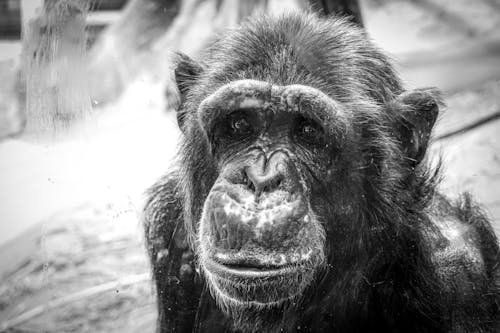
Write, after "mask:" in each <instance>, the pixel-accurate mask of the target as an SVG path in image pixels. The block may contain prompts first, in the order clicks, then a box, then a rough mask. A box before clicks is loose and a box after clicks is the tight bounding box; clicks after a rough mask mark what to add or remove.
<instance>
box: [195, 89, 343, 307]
mask: <svg viewBox="0 0 500 333" xmlns="http://www.w3.org/2000/svg"><path fill="white" fill-rule="evenodd" d="M198 117H199V121H200V122H201V125H202V127H203V129H204V131H205V133H206V136H207V138H208V141H209V144H210V147H211V150H212V154H213V156H214V157H215V160H216V161H217V164H218V173H219V176H218V179H217V180H216V182H215V184H214V186H213V187H212V189H211V191H210V193H209V195H208V197H207V199H206V201H205V205H204V208H203V214H202V218H201V222H200V227H199V234H198V237H199V244H200V264H201V266H202V267H203V270H204V272H205V274H206V276H207V278H208V281H209V284H210V286H211V288H212V290H213V292H214V293H215V294H216V296H217V297H219V298H221V299H222V300H223V301H224V302H236V303H249V304H259V305H270V304H276V303H280V302H283V301H285V300H287V299H290V298H293V297H294V296H295V295H299V294H301V292H302V291H303V290H304V288H305V287H306V286H307V285H308V284H309V283H310V282H311V281H312V279H313V277H314V275H315V273H316V271H317V269H318V268H319V267H320V266H321V264H322V263H323V262H324V257H325V252H324V244H323V243H324V239H325V235H324V230H323V226H322V224H321V222H320V221H319V220H318V218H317V214H315V211H314V208H313V207H312V205H311V200H310V196H311V193H312V190H311V189H312V188H313V187H314V180H315V179H324V178H325V177H326V176H327V170H329V168H328V166H330V165H331V164H332V162H333V160H335V157H336V154H337V153H338V151H339V150H340V149H341V146H342V141H343V139H344V136H345V135H346V132H347V125H346V124H347V114H346V110H344V109H343V108H342V106H341V105H339V104H338V103H336V102H335V101H333V100H332V99H330V98H329V97H328V96H326V95H325V94H323V93H322V92H321V91H319V90H317V89H314V88H311V87H307V86H302V85H290V86H272V85H270V84H267V83H265V82H260V81H252V80H241V81H235V82H232V83H231V84H228V85H225V86H223V87H221V88H220V89H218V90H217V91H216V92H215V93H213V94H211V95H210V96H208V97H207V98H206V99H205V100H203V102H202V103H201V104H200V107H199V110H198Z"/></svg>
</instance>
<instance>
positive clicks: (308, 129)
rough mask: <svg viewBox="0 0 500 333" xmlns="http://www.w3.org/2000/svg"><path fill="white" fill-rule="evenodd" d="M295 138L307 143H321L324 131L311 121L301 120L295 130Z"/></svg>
mask: <svg viewBox="0 0 500 333" xmlns="http://www.w3.org/2000/svg"><path fill="white" fill-rule="evenodd" d="M296 135H297V137H298V138H299V139H300V140H302V141H305V142H307V143H321V142H322V140H323V137H324V131H323V128H322V127H321V125H319V124H318V123H317V122H315V121H314V120H311V119H301V120H300V121H299V122H298V125H297V129H296Z"/></svg>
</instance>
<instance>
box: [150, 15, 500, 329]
mask: <svg viewBox="0 0 500 333" xmlns="http://www.w3.org/2000/svg"><path fill="white" fill-rule="evenodd" d="M177 61H178V63H179V67H178V68H177V71H176V76H177V80H178V83H179V89H180V92H181V106H180V108H179V111H178V119H179V125H180V126H181V128H182V130H183V133H184V134H183V137H182V139H181V140H182V147H181V150H180V153H179V163H178V165H179V169H178V170H176V171H172V172H171V173H170V174H168V175H167V176H165V177H164V178H163V179H161V180H160V181H159V182H158V183H157V184H156V185H155V186H154V187H153V188H152V189H151V190H150V192H149V199H148V201H147V203H146V206H145V213H144V222H145V228H146V239H147V245H148V251H149V255H150V257H151V262H152V266H153V273H154V278H155V281H156V286H157V293H158V308H159V329H160V331H161V332H172V331H179V332H184V331H198V332H209V331H212V332H224V331H226V332H228V331H232V330H233V329H234V328H235V327H237V328H239V329H241V330H249V331H250V330H271V331H273V330H278V329H283V330H284V331H287V332H288V331H306V332H322V331H325V332H327V331H328V332H498V331H499V330H500V326H499V306H500V305H499V304H500V291H499V290H500V288H499V276H500V268H499V248H498V245H497V239H496V237H495V235H494V233H493V231H492V228H491V226H490V224H489V222H488V220H487V219H486V218H485V216H484V215H483V214H482V213H481V212H480V210H479V209H478V208H477V207H476V206H475V205H474V204H473V203H472V202H471V199H470V198H469V196H467V195H464V196H462V197H461V198H460V199H458V200H457V201H456V202H450V201H449V200H447V199H446V198H444V197H443V196H442V195H440V194H438V193H437V192H436V190H435V188H436V183H437V170H433V169H431V168H430V167H429V166H428V164H427V163H426V162H425V160H424V161H422V159H423V157H424V154H425V148H426V147H427V143H428V140H429V135H430V131H431V128H432V125H433V123H434V121H435V118H436V116H437V108H438V105H439V103H440V100H439V95H438V93H437V92H436V91H434V90H419V91H414V92H404V90H403V88H402V85H401V83H400V81H399V79H398V77H397V75H396V73H395V72H394V70H393V69H392V66H391V65H390V63H389V61H388V60H387V58H386V57H385V56H384V55H383V54H382V53H381V52H379V51H378V50H377V49H376V48H375V47H374V46H373V45H372V44H371V43H370V42H369V41H368V40H367V38H366V36H365V34H364V32H363V31H362V30H360V29H358V28H356V27H355V26H353V25H351V24H349V23H347V22H346V21H344V20H340V19H318V18H317V17H315V16H313V15H290V16H286V17H281V18H278V19H275V18H261V19H254V20H252V21H250V22H247V23H245V24H244V25H243V26H242V27H241V28H239V29H237V30H235V31H232V32H230V33H228V34H226V35H224V36H223V37H222V38H221V39H219V40H217V41H216V42H215V43H214V45H213V47H211V49H210V50H208V52H207V54H206V55H205V56H204V63H203V64H197V63H195V62H193V61H192V60H190V59H188V58H184V57H183V56H182V57H181V56H179V59H178V60H177ZM239 79H257V80H260V81H266V82H270V83H273V84H276V85H289V84H296V83H300V84H302V85H307V86H311V87H314V88H317V89H319V90H321V91H322V92H324V93H325V94H327V95H328V96H329V97H331V98H332V99H334V100H335V101H338V102H339V103H342V104H343V105H345V106H346V108H347V109H349V110H353V114H352V118H351V119H350V127H349V130H350V136H349V138H350V139H347V140H346V142H345V143H344V146H343V150H342V152H341V154H340V156H339V157H338V158H337V159H336V160H335V164H334V165H330V166H328V167H329V168H330V169H328V171H327V172H325V175H324V177H322V179H310V178H311V177H309V178H307V177H308V175H309V173H308V170H307V165H305V166H298V169H299V170H300V171H301V172H302V173H303V174H304V175H306V176H305V177H306V178H307V179H308V181H309V183H310V187H311V188H310V191H311V195H310V198H311V205H312V207H314V209H315V214H316V215H317V216H319V217H320V218H321V221H322V226H323V228H324V229H325V232H326V235H327V242H326V248H325V254H326V257H327V262H326V264H325V266H324V267H323V268H322V269H321V270H320V271H318V274H317V275H316V278H315V280H314V282H313V283H312V284H311V285H310V286H309V287H308V288H307V289H306V291H305V292H304V293H303V295H302V296H301V297H300V299H298V300H296V301H294V303H290V304H287V305H286V306H284V307H283V308H279V309H268V310H267V311H262V312H257V311H249V312H248V313H246V314H243V315H241V314H238V315H235V317H233V318H231V317H230V316H228V315H226V314H224V312H222V311H221V310H220V309H219V308H218V306H217V304H216V303H215V300H214V298H213V297H212V295H211V294H210V292H209V290H208V288H207V286H206V282H205V281H204V278H203V277H202V276H200V274H199V270H198V268H197V265H198V263H197V262H196V251H197V244H196V242H195V238H196V236H195V235H196V233H197V230H198V223H199V220H200V216H201V211H202V207H203V203H204V202H205V199H206V198H207V195H208V193H209V191H210V189H211V187H212V185H213V184H214V182H215V180H216V178H217V176H218V171H217V166H216V161H215V160H214V157H213V156H212V154H211V148H210V146H209V144H208V142H207V140H206V139H205V136H204V132H203V130H202V128H201V127H200V125H199V123H198V122H197V119H196V117H195V114H196V110H197V107H198V105H199V104H200V102H201V101H202V100H203V99H204V98H206V97H207V96H208V95H210V94H211V93H213V92H214V91H215V90H216V89H217V88H218V87H220V86H221V85H223V84H226V83H228V82H231V81H234V80H239ZM332 175H335V177H333V176H332ZM447 220H451V221H454V222H453V223H459V224H460V226H463V227H464V228H466V230H467V234H466V236H467V241H468V242H469V241H470V242H471V243H470V244H473V249H472V250H471V251H472V252H473V253H475V252H474V251H475V250H477V251H478V253H480V259H481V260H482V261H483V263H484V264H483V265H482V266H480V269H479V270H478V269H477V267H476V266H474V263H473V262H471V261H470V258H469V257H467V255H466V254H467V253H465V254H464V253H462V252H460V251H459V252H458V253H455V252H453V251H451V250H450V249H452V247H450V244H449V240H447V239H446V237H445V235H443V234H442V229H440V228H439V227H438V225H437V224H436V221H447ZM457 225H458V224H457ZM470 244H469V243H467V244H465V243H464V248H465V246H466V245H470ZM459 249H460V248H459Z"/></svg>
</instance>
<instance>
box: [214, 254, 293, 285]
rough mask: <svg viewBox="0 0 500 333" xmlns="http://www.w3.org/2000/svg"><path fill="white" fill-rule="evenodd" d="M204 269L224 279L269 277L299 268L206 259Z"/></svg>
mask: <svg viewBox="0 0 500 333" xmlns="http://www.w3.org/2000/svg"><path fill="white" fill-rule="evenodd" d="M205 265H206V269H207V270H208V271H209V272H211V273H212V274H215V275H216V276H218V277H220V278H225V279H230V280H234V279H250V280H252V279H263V278H265V279H269V278H273V277H282V276H284V275H288V274H293V273H294V272H296V271H297V269H298V268H299V265H297V264H287V265H267V264H266V265H257V264H254V263H243V262H238V263H235V262H226V263H222V262H220V261H218V260H212V259H208V260H206V261H205Z"/></svg>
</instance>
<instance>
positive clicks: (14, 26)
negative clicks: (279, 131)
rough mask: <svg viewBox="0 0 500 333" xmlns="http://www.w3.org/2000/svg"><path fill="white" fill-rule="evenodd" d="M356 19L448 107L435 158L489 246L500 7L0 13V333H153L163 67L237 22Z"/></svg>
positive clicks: (383, 4) (499, 168) (181, 7)
mask: <svg viewBox="0 0 500 333" xmlns="http://www.w3.org/2000/svg"><path fill="white" fill-rule="evenodd" d="M310 6H312V8H313V9H314V10H316V11H318V12H319V13H320V14H322V15H326V14H330V13H331V12H332V11H334V12H341V13H344V14H347V15H351V20H352V21H354V22H356V23H357V24H360V25H362V26H363V27H364V28H365V29H366V30H367V31H368V34H369V35H370V37H371V38H372V39H373V40H374V42H375V43H376V44H377V45H378V46H379V47H380V48H381V49H382V50H384V51H385V52H386V53H388V54H389V55H390V56H391V57H392V59H393V60H394V63H395V66H396V68H397V69H398V71H399V72H400V74H401V76H402V78H403V80H404V81H405V83H406V85H407V87H408V88H415V87H426V86H436V87H439V88H440V89H441V90H442V91H443V93H444V96H445V101H446V103H447V105H448V106H447V109H446V110H445V111H444V112H443V113H442V114H441V116H440V118H439V120H438V124H437V127H436V131H435V133H434V138H433V141H432V146H431V149H430V154H429V157H430V160H431V161H436V159H437V157H438V156H439V155H442V157H443V161H444V168H443V175H444V181H443V183H442V184H441V189H442V191H443V192H444V193H446V194H447V195H449V196H450V197H452V198H454V197H456V196H457V194H458V193H459V191H465V190H466V191H470V192H472V193H473V194H474V195H475V197H476V199H477V200H478V201H480V202H481V203H482V204H483V205H484V208H485V210H486V212H487V213H488V215H489V216H490V218H491V219H492V222H493V225H494V228H495V231H496V233H497V235H499V236H500V134H499V133H500V0H476V1H468V0H398V1H396V0H360V1H355V0H332V1H312V0H310V1H306V0H255V1H250V0H183V1H181V0H129V1H127V0H45V1H44V0H0V331H1V332H115V331H116V332H118V331H121V332H139V331H141V332H153V331H154V325H155V320H156V312H155V305H154V298H153V296H152V295H153V290H152V285H151V282H150V274H149V267H148V262H147V257H146V253H145V249H144V246H143V239H142V230H141V227H140V225H139V222H138V213H139V211H140V207H141V201H142V200H143V192H144V191H145V189H146V188H147V187H148V186H149V185H151V184H152V183H153V182H154V181H155V179H157V178H158V177H159V176H160V175H161V174H162V173H164V172H165V171H166V170H168V168H169V167H170V165H171V163H172V158H173V156H174V154H175V151H176V148H177V139H178V136H179V132H178V129H177V125H176V122H175V114H174V111H173V110H174V108H175V107H176V105H177V104H178V97H177V91H176V89H175V87H174V86H173V85H172V68H171V66H170V64H169V61H168V59H169V57H170V56H171V54H172V51H176V50H180V51H182V52H185V53H187V54H189V55H190V56H192V57H194V58H196V57H198V56H200V54H201V52H202V50H203V49H204V47H206V46H207V45H208V44H209V43H210V42H211V40H212V39H213V36H214V35H215V34H217V33H220V32H223V31H224V30H225V29H228V28H231V27H234V26H236V25H237V24H238V23H239V22H240V21H241V20H244V19H245V18H246V17H247V16H250V15H258V14H259V13H262V12H266V13H272V14H279V13H281V12H286V11H303V10H306V9H307V8H309V7H310Z"/></svg>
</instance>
